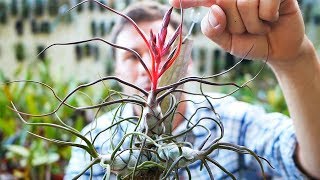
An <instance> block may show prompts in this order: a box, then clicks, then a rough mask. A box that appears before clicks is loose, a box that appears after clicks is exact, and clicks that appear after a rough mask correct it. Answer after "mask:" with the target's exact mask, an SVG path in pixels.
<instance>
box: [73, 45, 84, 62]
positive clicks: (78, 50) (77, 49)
mask: <svg viewBox="0 0 320 180" xmlns="http://www.w3.org/2000/svg"><path fill="white" fill-rule="evenodd" d="M75 53H76V60H77V61H81V59H82V56H83V51H82V48H81V46H80V45H76V47H75Z"/></svg>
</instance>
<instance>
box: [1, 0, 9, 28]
mask: <svg viewBox="0 0 320 180" xmlns="http://www.w3.org/2000/svg"><path fill="white" fill-rule="evenodd" d="M7 21H8V14H7V5H6V3H5V2H0V23H1V24H6V23H7Z"/></svg>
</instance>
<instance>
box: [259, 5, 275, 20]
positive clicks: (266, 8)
mask: <svg viewBox="0 0 320 180" xmlns="http://www.w3.org/2000/svg"><path fill="white" fill-rule="evenodd" d="M279 7H280V0H260V8H259V18H260V19H262V20H265V21H269V22H275V21H277V20H278V19H279Z"/></svg>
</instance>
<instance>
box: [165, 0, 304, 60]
mask: <svg viewBox="0 0 320 180" xmlns="http://www.w3.org/2000/svg"><path fill="white" fill-rule="evenodd" d="M170 3H171V4H172V5H173V6H174V7H177V8H179V7H180V3H179V0H170ZM181 3H182V7H183V8H189V7H197V6H205V7H209V12H208V14H207V15H206V16H205V17H204V18H203V20H202V22H201V29H202V32H203V33H204V34H205V35H206V36H207V37H208V38H210V39H211V40H212V41H214V42H215V43H217V44H218V45H219V46H221V47H222V48H223V49H224V50H226V51H227V52H230V53H231V54H233V55H235V56H238V57H244V56H245V55H246V54H247V53H248V52H249V51H250V49H251V48H252V47H253V49H252V50H251V51H250V53H249V54H248V56H246V58H247V59H264V60H265V59H267V58H268V61H269V63H270V64H285V65H288V63H290V62H294V60H295V59H298V58H297V57H298V56H299V55H300V54H301V53H304V49H305V48H304V46H305V45H304V44H307V43H305V41H306V39H307V38H306V36H305V32H304V24H303V19H302V15H301V12H300V10H299V6H298V3H297V1H296V0H181ZM268 47H269V51H268Z"/></svg>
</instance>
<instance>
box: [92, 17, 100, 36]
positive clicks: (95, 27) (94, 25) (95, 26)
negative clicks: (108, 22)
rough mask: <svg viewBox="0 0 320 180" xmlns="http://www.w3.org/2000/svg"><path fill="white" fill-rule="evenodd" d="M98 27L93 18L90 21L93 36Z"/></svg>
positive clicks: (95, 34)
mask: <svg viewBox="0 0 320 180" xmlns="http://www.w3.org/2000/svg"><path fill="white" fill-rule="evenodd" d="M97 29H98V28H97V23H96V21H95V20H93V21H91V35H92V36H93V37H95V36H97V34H98V32H97V31H98V30H97Z"/></svg>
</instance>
